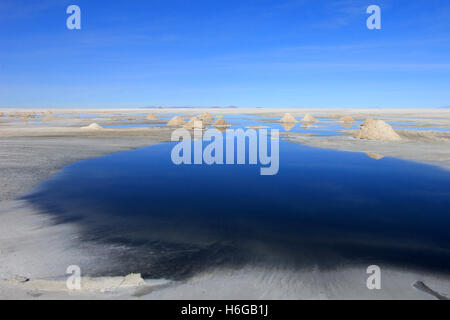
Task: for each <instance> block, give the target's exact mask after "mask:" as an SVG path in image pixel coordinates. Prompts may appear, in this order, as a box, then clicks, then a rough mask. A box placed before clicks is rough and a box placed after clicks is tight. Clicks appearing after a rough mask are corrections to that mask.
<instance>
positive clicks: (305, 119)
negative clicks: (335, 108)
mask: <svg viewBox="0 0 450 320" xmlns="http://www.w3.org/2000/svg"><path fill="white" fill-rule="evenodd" d="M302 121H303V122H316V121H317V120H316V118H314V117H313V116H312V115H310V114H309V113H307V114H306V115H305V116H304V117H303V119H302Z"/></svg>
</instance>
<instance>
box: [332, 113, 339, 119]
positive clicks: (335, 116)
mask: <svg viewBox="0 0 450 320" xmlns="http://www.w3.org/2000/svg"><path fill="white" fill-rule="evenodd" d="M337 118H339V115H338V114H337V113H333V114H332V115H331V119H337Z"/></svg>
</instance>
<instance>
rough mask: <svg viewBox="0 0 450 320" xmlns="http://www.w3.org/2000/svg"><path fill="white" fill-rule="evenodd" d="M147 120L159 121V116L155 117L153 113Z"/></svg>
mask: <svg viewBox="0 0 450 320" xmlns="http://www.w3.org/2000/svg"><path fill="white" fill-rule="evenodd" d="M145 120H159V118H158V117H157V116H155V115H154V114H153V113H149V114H148V115H147V116H146V117H145Z"/></svg>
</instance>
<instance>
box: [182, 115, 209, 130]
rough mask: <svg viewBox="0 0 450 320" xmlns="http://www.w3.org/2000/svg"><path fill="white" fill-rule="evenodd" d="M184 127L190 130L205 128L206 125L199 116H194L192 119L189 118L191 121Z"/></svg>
mask: <svg viewBox="0 0 450 320" xmlns="http://www.w3.org/2000/svg"><path fill="white" fill-rule="evenodd" d="M184 128H185V129H188V130H193V129H204V128H205V125H204V124H203V121H202V120H200V119H199V118H197V117H192V118H191V120H189V122H188V123H186V124H185V125H184Z"/></svg>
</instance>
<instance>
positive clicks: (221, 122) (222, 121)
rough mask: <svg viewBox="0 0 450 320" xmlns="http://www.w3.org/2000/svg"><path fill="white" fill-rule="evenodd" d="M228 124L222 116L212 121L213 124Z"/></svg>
mask: <svg viewBox="0 0 450 320" xmlns="http://www.w3.org/2000/svg"><path fill="white" fill-rule="evenodd" d="M229 125H230V124H229V123H228V122H226V121H225V119H223V118H219V119H217V120H216V121H215V122H214V123H213V126H229Z"/></svg>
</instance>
